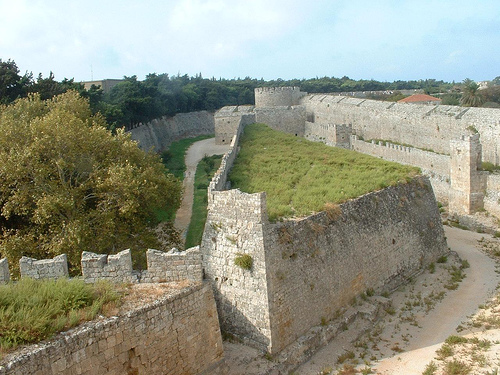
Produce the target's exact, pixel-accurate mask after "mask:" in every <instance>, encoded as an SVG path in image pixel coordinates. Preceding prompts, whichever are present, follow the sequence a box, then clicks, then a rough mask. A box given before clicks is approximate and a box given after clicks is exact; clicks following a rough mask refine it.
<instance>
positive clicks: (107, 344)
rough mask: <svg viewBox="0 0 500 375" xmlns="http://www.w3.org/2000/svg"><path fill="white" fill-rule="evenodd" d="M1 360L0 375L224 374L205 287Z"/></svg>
mask: <svg viewBox="0 0 500 375" xmlns="http://www.w3.org/2000/svg"><path fill="white" fill-rule="evenodd" d="M23 353H24V354H23V355H20V356H15V357H12V356H10V357H7V358H4V360H3V363H1V364H0V374H1V375H7V374H8V375H26V374H43V375H47V374H52V375H72V374H80V375H99V374H103V375H104V374H116V375H122V374H137V375H163V374H199V373H204V374H223V373H224V372H223V371H222V370H221V369H224V366H222V365H223V348H222V338H221V334H220V329H219V324H218V319H217V311H216V307H215V303H214V299H213V295H212V290H211V288H210V286H209V285H207V284H205V285H203V284H198V285H196V286H191V287H189V288H186V289H184V290H181V291H179V292H178V293H177V294H175V295H173V296H167V297H164V298H161V299H160V300H158V301H156V302H154V303H151V304H149V305H146V306H144V307H142V308H139V309H136V310H133V311H130V312H129V313H127V314H126V315H124V316H119V317H111V318H107V319H103V320H101V321H95V322H89V323H85V324H84V325H82V326H80V327H78V328H76V329H73V330H71V331H68V332H66V333H63V334H60V335H58V336H57V337H56V338H55V339H54V340H52V341H49V342H44V343H41V344H38V345H33V346H32V347H30V348H29V350H25V351H24V352H23Z"/></svg>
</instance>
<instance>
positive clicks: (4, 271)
mask: <svg viewBox="0 0 500 375" xmlns="http://www.w3.org/2000/svg"><path fill="white" fill-rule="evenodd" d="M9 280H10V273H9V263H8V262H7V258H3V259H0V284H3V283H7V282H9Z"/></svg>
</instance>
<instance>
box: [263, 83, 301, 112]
mask: <svg viewBox="0 0 500 375" xmlns="http://www.w3.org/2000/svg"><path fill="white" fill-rule="evenodd" d="M254 95H255V107H257V108H262V107H277V106H291V105H297V104H299V101H300V99H301V98H302V97H303V96H304V95H306V93H305V92H301V91H300V88H299V87H258V88H256V89H255V90H254Z"/></svg>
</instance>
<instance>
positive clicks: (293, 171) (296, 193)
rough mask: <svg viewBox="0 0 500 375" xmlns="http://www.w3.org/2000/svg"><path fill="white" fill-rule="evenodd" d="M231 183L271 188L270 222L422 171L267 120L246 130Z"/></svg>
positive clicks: (253, 189) (318, 208) (247, 188)
mask: <svg viewBox="0 0 500 375" xmlns="http://www.w3.org/2000/svg"><path fill="white" fill-rule="evenodd" d="M240 145H241V149H240V152H239V154H238V157H237V158H236V161H235V163H234V166H233V168H232V171H231V174H230V176H229V178H230V180H231V184H232V186H233V187H235V188H239V189H240V190H242V191H244V192H247V193H255V192H260V191H265V192H266V193H267V207H268V213H269V218H270V220H272V221H274V220H277V219H279V218H282V217H291V216H305V215H308V214H310V213H312V212H319V211H322V210H323V209H324V206H325V204H326V203H341V202H344V201H346V200H348V199H351V198H355V197H358V196H360V195H363V194H366V193H368V192H370V191H374V190H380V189H383V188H385V187H387V186H389V185H396V184H397V183H399V182H403V181H408V180H409V179H411V178H412V177H414V176H415V175H417V174H418V173H420V170H419V169H418V168H415V167H409V166H404V165H400V164H397V163H392V162H387V161H384V160H381V159H378V158H374V157H371V156H368V155H364V154H361V153H358V152H355V151H351V150H345V149H340V148H334V147H328V146H326V145H324V144H321V143H315V142H310V141H308V140H306V139H304V138H297V137H294V136H292V135H289V134H285V133H281V132H277V131H274V130H272V129H270V128H269V127H267V126H266V125H263V124H253V125H249V126H247V127H246V128H245V133H244V134H243V136H242V138H241V141H240Z"/></svg>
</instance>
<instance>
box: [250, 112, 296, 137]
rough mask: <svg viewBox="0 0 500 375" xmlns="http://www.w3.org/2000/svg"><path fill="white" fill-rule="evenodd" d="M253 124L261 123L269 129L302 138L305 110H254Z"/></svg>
mask: <svg viewBox="0 0 500 375" xmlns="http://www.w3.org/2000/svg"><path fill="white" fill-rule="evenodd" d="M255 122H258V123H263V124H266V125H267V126H269V127H270V128H271V129H274V130H278V131H282V132H285V133H288V134H293V135H295V136H298V137H303V136H304V131H305V122H306V110H305V107H304V106H300V105H299V106H291V107H265V108H258V107H256V108H255Z"/></svg>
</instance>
